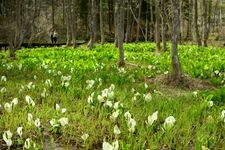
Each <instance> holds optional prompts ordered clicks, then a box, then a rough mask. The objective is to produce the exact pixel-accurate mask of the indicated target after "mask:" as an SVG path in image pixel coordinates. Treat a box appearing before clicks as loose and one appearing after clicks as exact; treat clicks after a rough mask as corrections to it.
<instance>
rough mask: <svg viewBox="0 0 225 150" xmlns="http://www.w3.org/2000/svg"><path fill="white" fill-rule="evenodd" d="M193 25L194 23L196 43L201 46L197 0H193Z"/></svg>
mask: <svg viewBox="0 0 225 150" xmlns="http://www.w3.org/2000/svg"><path fill="white" fill-rule="evenodd" d="M194 25H195V33H196V40H197V44H198V46H201V38H200V35H199V30H198V0H194Z"/></svg>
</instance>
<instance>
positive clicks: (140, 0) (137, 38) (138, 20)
mask: <svg viewBox="0 0 225 150" xmlns="http://www.w3.org/2000/svg"><path fill="white" fill-rule="evenodd" d="M141 7H142V0H139V10H138V18H137V34H136V42H138V41H139V34H140V22H141Z"/></svg>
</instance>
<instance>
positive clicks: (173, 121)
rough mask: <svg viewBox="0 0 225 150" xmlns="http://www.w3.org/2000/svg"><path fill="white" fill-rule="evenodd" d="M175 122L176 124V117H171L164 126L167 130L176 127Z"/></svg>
mask: <svg viewBox="0 0 225 150" xmlns="http://www.w3.org/2000/svg"><path fill="white" fill-rule="evenodd" d="M175 122H176V119H175V118H174V116H169V117H167V118H166V119H165V122H164V124H163V125H164V127H165V128H170V127H172V126H174V123H175Z"/></svg>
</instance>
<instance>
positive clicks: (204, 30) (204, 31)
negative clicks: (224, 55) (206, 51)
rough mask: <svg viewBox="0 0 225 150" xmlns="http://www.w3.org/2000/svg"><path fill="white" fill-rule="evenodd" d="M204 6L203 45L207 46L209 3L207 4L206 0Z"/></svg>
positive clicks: (203, 1) (203, 0)
mask: <svg viewBox="0 0 225 150" xmlns="http://www.w3.org/2000/svg"><path fill="white" fill-rule="evenodd" d="M202 7H203V14H202V18H203V31H202V39H203V43H202V45H203V46H207V37H206V36H207V21H208V19H207V4H206V0H202Z"/></svg>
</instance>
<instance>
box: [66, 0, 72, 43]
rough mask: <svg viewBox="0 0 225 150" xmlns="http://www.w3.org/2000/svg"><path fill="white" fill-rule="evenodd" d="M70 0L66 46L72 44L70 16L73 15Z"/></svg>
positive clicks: (68, 3)
mask: <svg viewBox="0 0 225 150" xmlns="http://www.w3.org/2000/svg"><path fill="white" fill-rule="evenodd" d="M70 1H71V0H66V12H67V14H66V30H67V32H66V39H67V40H66V46H69V45H70V44H71V26H70V18H71V17H70V16H71V7H70Z"/></svg>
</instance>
